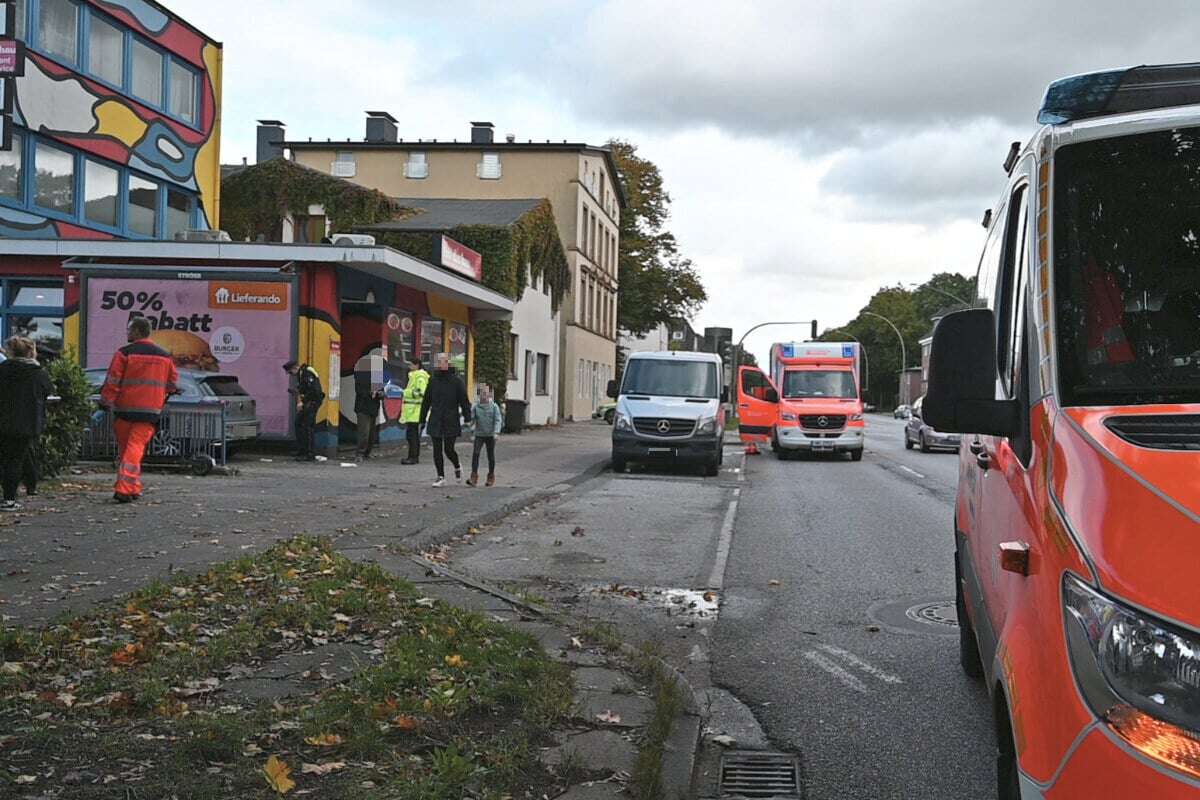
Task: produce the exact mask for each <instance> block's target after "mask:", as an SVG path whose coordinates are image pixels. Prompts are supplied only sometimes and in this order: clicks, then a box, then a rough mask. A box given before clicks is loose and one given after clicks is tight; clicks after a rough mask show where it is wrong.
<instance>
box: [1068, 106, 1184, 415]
mask: <svg viewBox="0 0 1200 800" xmlns="http://www.w3.org/2000/svg"><path fill="white" fill-rule="evenodd" d="M1054 165H1055V187H1056V188H1055V198H1054V204H1055V214H1056V218H1055V227H1054V242H1055V244H1054V256H1055V278H1054V281H1055V283H1054V285H1055V294H1056V310H1057V326H1058V355H1059V362H1060V363H1059V373H1060V381H1061V387H1060V388H1061V392H1062V399H1063V402H1064V404H1066V405H1076V406H1079V405H1128V404H1146V403H1175V402H1200V128H1182V129H1176V130H1166V131H1157V132H1153V133H1144V134H1138V135H1136V136H1122V137H1117V138H1113V139H1103V140H1100V141H1095V142H1081V143H1079V144H1074V145H1069V146H1066V147H1063V148H1061V149H1059V150H1058V152H1057V153H1056V154H1055V159H1054Z"/></svg>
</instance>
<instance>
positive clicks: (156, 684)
mask: <svg viewBox="0 0 1200 800" xmlns="http://www.w3.org/2000/svg"><path fill="white" fill-rule="evenodd" d="M332 646H354V647H355V648H358V649H360V650H361V651H362V652H363V653H365V654H368V656H364V659H363V662H362V664H361V665H360V668H359V669H358V671H357V672H356V673H354V675H353V676H352V677H350V678H348V679H346V680H342V681H340V682H333V681H331V680H323V679H322V676H319V675H317V676H311V677H314V678H315V680H312V681H310V682H308V683H305V682H298V683H297V684H296V686H297V687H298V688H297V689H296V691H295V692H294V693H293V694H292V695H291V696H289V697H288V698H287V699H285V700H281V701H276V702H254V701H251V700H248V699H245V697H244V696H243V695H240V694H237V693H234V692H229V691H226V686H227V685H228V684H229V683H230V682H231V681H236V680H238V679H239V678H245V677H249V678H253V677H254V675H255V673H256V672H257V671H258V670H260V669H261V668H262V667H263V666H264V665H268V664H270V663H271V662H274V661H275V660H276V659H279V658H281V657H284V658H286V657H296V656H298V655H299V654H301V653H305V652H310V651H313V650H320V649H321V648H326V647H332ZM0 656H2V660H3V662H4V663H3V668H2V669H0V761H2V762H3V763H4V764H5V767H6V769H5V770H4V771H0V795H4V796H7V794H8V793H9V792H13V791H22V792H24V793H45V792H49V793H52V794H53V796H55V797H59V798H89V800H90V799H91V798H114V799H115V798H127V797H142V798H157V797H178V798H181V799H182V798H188V799H195V800H207V798H228V797H239V798H268V797H276V796H278V792H277V790H276V789H275V788H272V786H271V785H269V782H268V779H267V777H266V775H265V773H264V767H265V766H266V764H267V762H268V759H269V758H270V757H272V756H273V757H275V758H276V759H277V760H278V761H280V762H282V763H283V764H284V765H286V767H287V768H288V769H289V770H290V773H289V774H288V775H287V776H285V777H286V780H283V781H279V780H277V781H276V785H277V786H279V787H281V788H287V782H288V781H292V782H294V784H295V786H294V787H293V788H292V789H289V791H300V790H309V791H310V793H311V794H313V795H315V796H319V797H322V798H325V797H329V798H339V799H340V798H360V797H362V798H366V797H372V798H374V797H384V798H397V800H434V799H435V798H451V797H453V798H458V797H464V796H469V797H475V798H484V799H492V798H496V799H498V798H502V797H505V796H526V793H527V792H529V793H531V795H530V796H539V797H540V796H541V795H542V794H543V792H545V793H548V794H550V795H551V796H553V795H554V794H555V778H554V777H553V776H552V775H550V774H549V773H547V772H546V771H545V770H544V769H543V768H542V767H541V766H540V765H539V763H538V760H537V754H538V748H539V746H540V745H543V744H547V743H548V741H547V739H546V729H547V727H548V726H550V725H553V724H556V723H558V722H560V721H562V720H564V719H565V718H566V717H567V715H568V714H569V712H570V706H571V679H570V674H569V671H568V670H567V669H566V668H565V667H564V666H562V665H559V664H556V663H554V662H551V661H550V660H549V659H547V658H546V656H545V654H544V652H543V651H542V649H541V647H540V646H539V645H538V644H537V642H536V641H535V640H534V639H533V638H531V637H529V636H526V635H524V634H521V633H519V632H516V631H512V630H508V629H506V628H504V627H503V626H502V625H498V624H496V623H493V622H490V621H487V620H485V619H484V618H482V617H480V616H479V615H476V614H472V613H469V612H466V611H463V610H462V609H458V608H454V607H451V606H447V605H444V604H441V603H435V602H432V601H429V600H426V599H424V598H421V597H420V596H419V595H418V593H417V592H416V590H415V589H414V587H413V586H412V585H411V584H408V583H407V582H405V581H402V580H398V579H396V578H393V577H392V576H390V575H388V574H387V573H385V572H384V571H383V570H381V569H380V568H379V567H377V566H376V565H373V564H356V563H353V562H351V561H349V560H347V559H345V558H344V557H342V556H340V555H338V554H336V553H334V552H333V550H332V549H331V547H330V545H329V543H328V542H327V541H325V540H318V539H310V538H297V539H293V540H290V541H287V542H283V543H281V544H279V545H277V546H276V547H273V548H272V549H271V550H269V551H267V552H266V553H263V554H261V555H259V556H255V557H252V558H251V557H247V558H242V559H239V560H237V561H233V562H229V563H226V564H223V565H221V566H218V567H216V568H214V569H212V570H210V571H209V572H207V573H205V574H203V575H198V576H193V577H188V578H183V577H180V578H177V579H174V580H172V581H171V582H169V583H163V582H155V583H152V584H149V585H147V586H145V587H143V588H142V589H140V590H138V591H136V592H134V593H133V594H131V595H128V596H127V597H125V598H123V599H122V600H121V601H119V602H118V603H114V604H112V605H110V606H106V607H104V608H103V609H101V610H98V611H95V612H92V613H89V614H86V615H81V616H77V617H73V618H70V619H66V620H63V621H62V622H60V623H57V624H55V625H52V626H50V627H48V628H46V629H38V630H33V629H29V630H26V629H15V628H3V629H0ZM305 765H307V767H308V769H309V771H308V772H305V771H302V770H303V768H304V767H305ZM321 770H324V774H320V771H321ZM17 781H21V783H20V784H17Z"/></svg>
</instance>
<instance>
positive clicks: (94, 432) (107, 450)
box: [79, 401, 229, 475]
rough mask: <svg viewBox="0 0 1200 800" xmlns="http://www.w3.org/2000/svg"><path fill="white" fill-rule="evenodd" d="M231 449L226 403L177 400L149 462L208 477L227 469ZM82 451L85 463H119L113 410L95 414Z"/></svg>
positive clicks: (157, 433)
mask: <svg viewBox="0 0 1200 800" xmlns="http://www.w3.org/2000/svg"><path fill="white" fill-rule="evenodd" d="M228 449H229V448H228V446H227V439H226V435H225V406H224V405H223V404H221V403H181V402H178V401H175V402H171V403H168V404H167V407H166V408H165V409H163V415H162V418H161V419H160V421H159V424H158V430H157V431H155V433H154V438H153V439H152V440H151V442H150V445H149V447H147V448H146V462H147V463H151V464H164V465H169V466H179V467H190V468H191V470H192V471H193V472H194V473H195V474H196V475H208V474H209V473H211V472H212V471H213V470H214V469H216V468H217V467H218V466H222V467H223V466H225V462H226V452H227V451H228ZM79 451H80V452H79V457H80V460H82V461H116V459H117V455H118V453H117V437H116V434H115V433H114V432H113V415H112V412H111V411H108V410H107V409H99V410H97V411H96V413H95V414H93V415H92V418H91V420H89V422H88V426H87V428H85V429H84V432H83V441H82V442H81V444H80V448H79Z"/></svg>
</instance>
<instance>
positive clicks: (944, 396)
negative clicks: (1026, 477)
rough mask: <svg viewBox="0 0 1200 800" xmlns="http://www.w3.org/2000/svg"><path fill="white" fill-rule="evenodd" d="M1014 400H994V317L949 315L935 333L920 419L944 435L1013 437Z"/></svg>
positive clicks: (985, 312)
mask: <svg viewBox="0 0 1200 800" xmlns="http://www.w3.org/2000/svg"><path fill="white" fill-rule="evenodd" d="M1019 414H1020V408H1019V405H1018V403H1017V401H1016V400H997V399H996V315H995V313H993V312H992V311H991V309H987V308H973V309H969V310H967V311H956V312H954V313H953V314H947V315H946V316H945V317H943V318H942V319H941V321H939V322H938V324H937V327H936V328H935V329H934V331H933V346H932V348H931V349H930V354H929V389H928V391H927V393H926V394H925V401H924V403H922V404H921V417H922V419H923V420H924V422H925V423H926V424H928V425H932V426H933V427H934V428H936V429H937V430H939V431H943V432H945V433H981V434H984V435H987V436H1012V435H1014V434H1016V433H1017V431H1018V430H1020V417H1019Z"/></svg>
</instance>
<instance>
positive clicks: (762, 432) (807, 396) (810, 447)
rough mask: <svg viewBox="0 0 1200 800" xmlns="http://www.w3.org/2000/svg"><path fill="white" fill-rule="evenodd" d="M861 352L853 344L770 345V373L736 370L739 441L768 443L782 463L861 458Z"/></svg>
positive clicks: (862, 435)
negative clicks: (826, 456) (825, 456)
mask: <svg viewBox="0 0 1200 800" xmlns="http://www.w3.org/2000/svg"><path fill="white" fill-rule="evenodd" d="M860 355H861V353H860V350H859V346H858V343H857V342H781V343H777V344H773V345H771V374H770V376H768V375H766V374H765V373H763V371H762V370H761V369H759V368H757V367H742V368H741V369H740V370H738V418H739V425H740V430H741V436H742V441H744V442H756V443H758V442H770V443H771V448H772V449H773V450H774V451H775V454H776V455H777V456H778V457H779V458H781V459H783V458H786V457H787V456H788V455H789V454H792V453H849V454H850V457H851V458H852V459H853V460H855V461H860V460H861V459H862V457H863V445H864V442H865V438H866V437H865V431H866V427H865V423H864V422H863V402H862V385H861V380H860V374H861V373H860V364H861V358H860Z"/></svg>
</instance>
